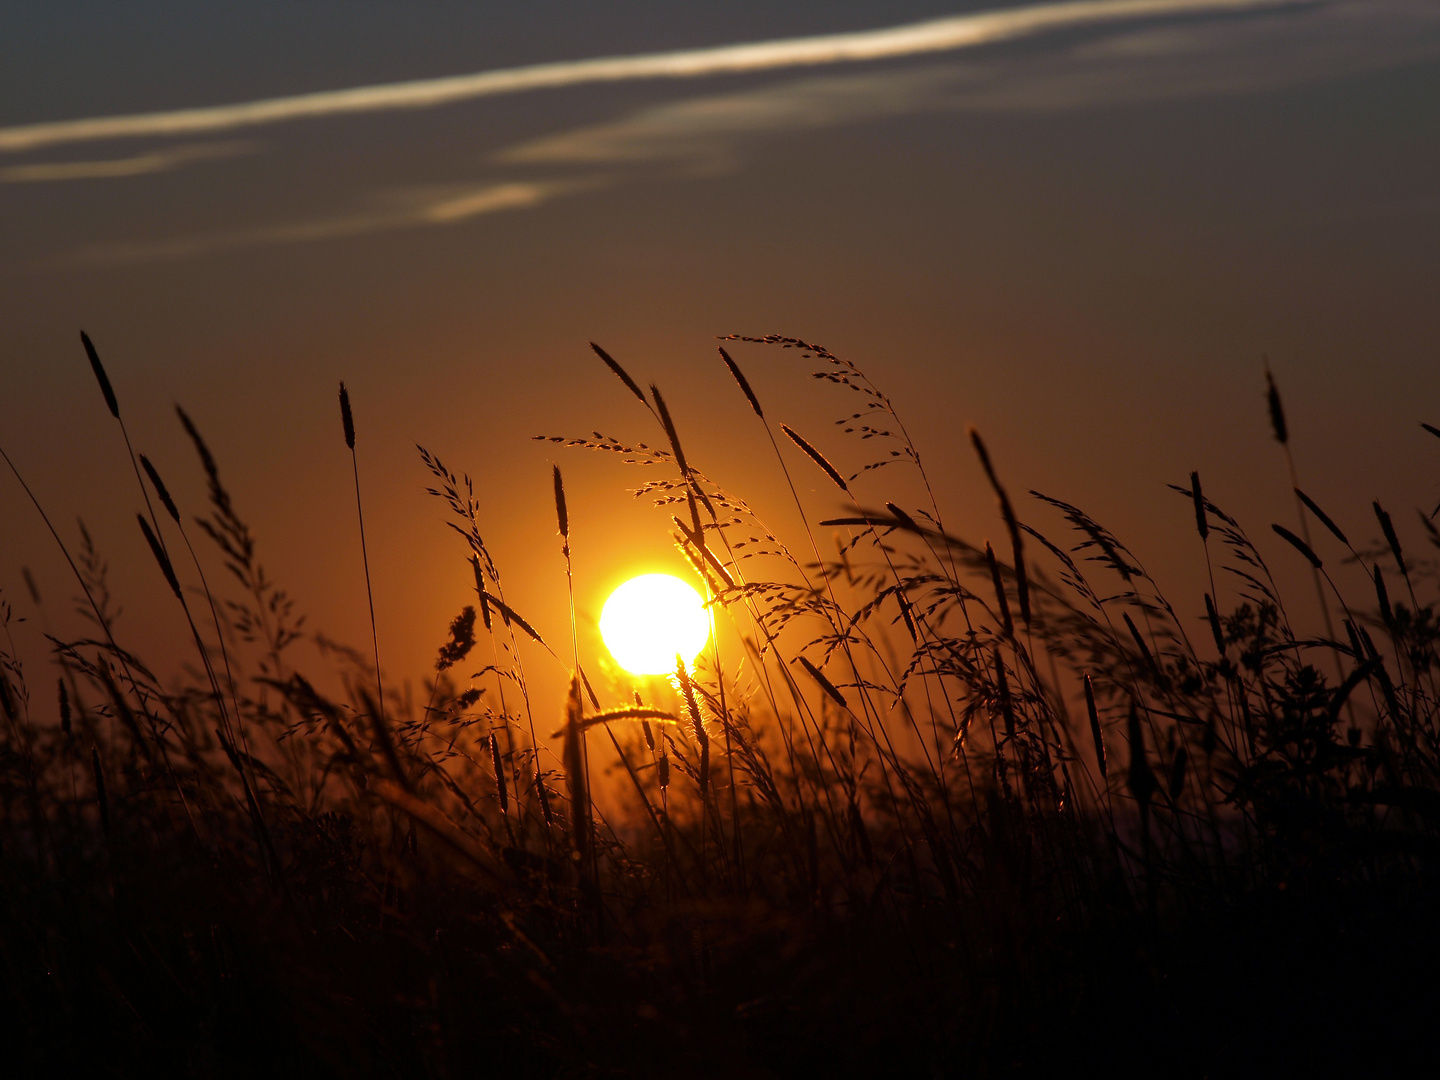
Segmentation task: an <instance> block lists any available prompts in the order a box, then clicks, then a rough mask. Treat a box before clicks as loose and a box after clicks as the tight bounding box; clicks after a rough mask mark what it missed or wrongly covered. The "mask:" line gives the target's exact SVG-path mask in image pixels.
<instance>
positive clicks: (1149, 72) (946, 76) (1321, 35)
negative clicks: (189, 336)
mask: <svg viewBox="0 0 1440 1080" xmlns="http://www.w3.org/2000/svg"><path fill="white" fill-rule="evenodd" d="M1026 10H1028V9H1026ZM1436 56H1440V4H1436V3H1434V2H1433V0H1340V2H1332V3H1326V4H1318V5H1310V6H1307V7H1305V8H1298V9H1286V10H1284V11H1280V10H1254V11H1249V12H1247V15H1246V17H1245V18H1243V19H1225V20H1218V21H1217V20H1187V21H1184V22H1181V23H1178V24H1165V25H1158V26H1157V25H1154V24H1148V25H1144V26H1138V27H1137V26H1133V25H1128V26H1110V27H1107V28H1105V30H1104V31H1102V32H1101V33H1099V34H1096V33H1088V34H1085V35H1079V36H1069V37H1065V38H1060V39H1057V40H1055V41H1053V42H1048V43H1046V44H1045V45H1044V46H1043V47H1035V46H1032V47H1027V48H1026V49H1023V50H1008V51H1006V52H1003V53H999V54H994V55H990V56H987V57H984V58H981V57H976V58H973V59H967V60H965V61H955V60H952V61H949V62H946V63H931V64H928V65H924V66H915V65H909V66H904V67H900V68H894V67H891V68H888V69H882V70H875V71H867V72H855V73H850V74H826V75H810V76H806V77H802V78H792V79H789V80H785V81H780V82H775V83H771V84H769V85H765V86H759V87H751V88H747V89H744V90H734V91H730V92H727V93H719V94H707V95H703V96H697V97H690V98H683V99H680V100H676V101H668V102H663V103H660V104H657V105H652V106H648V107H646V108H643V109H640V110H638V111H636V112H633V113H631V114H629V115H628V116H623V117H620V118H619V119H615V120H610V121H606V122H603V123H599V124H592V125H587V126H585V127H580V128H576V129H573V130H570V131H562V132H560V133H557V134H551V135H546V136H543V137H540V138H537V139H532V140H529V141H524V142H521V143H518V144H516V145H513V146H511V147H509V148H508V149H504V150H501V151H500V152H498V153H496V154H494V155H492V157H491V158H490V159H489V161H488V162H487V163H486V165H485V167H484V172H483V173H482V174H481V175H480V176H477V177H476V178H475V181H474V183H473V184H472V185H471V186H467V187H453V186H452V187H441V188H436V187H426V188H420V187H411V188H406V189H403V190H400V191H397V192H390V193H388V194H387V193H381V194H380V195H378V196H372V197H371V198H370V199H369V201H370V202H371V204H372V206H371V207H370V208H368V209H365V210H359V211H355V212H352V213H349V214H340V215H334V216H329V217H323V218H318V219H315V220H311V221H299V222H287V223H282V224H278V225H263V226H258V227H252V228H247V229H232V230H225V231H217V232H211V233H204V234H199V235H193V236H189V237H180V238H173V239H168V240H158V241H153V242H151V241H146V242H140V243H132V244H126V245H108V246H92V247H89V248H86V249H84V250H83V251H81V252H79V253H78V254H77V255H76V256H75V257H74V258H73V259H72V260H71V262H72V263H73V262H74V261H76V260H78V261H80V262H84V263H92V264H93V263H113V262H139V261H152V260H175V259H187V258H194V257H197V256H201V255H207V254H212V253H220V252H226V251H235V250H242V249H246V248H254V247H259V246H266V245H275V244H294V243H302V242H307V241H318V240H326V239H333V238H339V237H348V236H358V235H363V234H370V233H377V232H382V231H388V230H393V229H406V228H419V227H424V226H431V227H434V226H442V225H454V224H459V223H462V222H465V221H469V220H472V219H474V218H477V217H481V216H484V215H487V214H491V213H496V212H501V211H506V210H520V209H529V208H535V207H539V206H541V205H544V204H547V203H549V202H551V201H553V200H555V199H557V198H561V197H565V196H570V195H576V194H579V193H581V192H584V191H591V190H596V189H598V188H601V187H610V186H614V185H618V184H635V183H646V182H654V181H657V180H663V179H667V178H671V177H675V176H696V175H706V174H711V175H713V174H715V173H722V172H725V171H729V170H733V169H736V168H738V167H739V166H740V165H741V164H742V162H743V160H744V157H745V155H746V153H747V151H748V150H749V148H750V147H751V145H752V144H753V143H754V142H756V141H757V140H763V139H766V138H770V139H774V138H778V137H781V136H784V135H786V134H789V133H794V132H799V131H805V130H817V129H822V128H829V127H836V126H840V125H844V124H852V123H863V122H876V121H881V120H884V119H886V118H890V117H896V116H901V115H914V114H919V113H924V112H932V113H940V112H951V113H954V112H991V113H994V112H1010V113H1017V114H1018V113H1037V112H1040V113H1043V112H1056V111H1062V110H1076V109H1093V108H1100V107H1113V106H1123V105H1131V104H1135V103H1148V102H1154V101H1161V100H1166V99H1175V98H1179V97H1195V96H1206V95H1217V94H1236V93H1248V92H1254V91H1258V90H1264V89H1270V88H1275V87H1280V86H1289V85H1295V84H1298V83H1302V82H1306V81H1315V80H1322V79H1327V78H1336V77H1342V76H1345V75H1349V74H1354V73H1357V72H1362V71H1366V70H1373V69H1377V68H1383V67H1387V66H1393V65H1395V64H1400V63H1406V62H1411V61H1415V60H1420V59H1426V58H1432V57H1436ZM520 170H523V171H524V172H526V173H528V174H530V175H529V176H526V177H516V176H514V175H513V174H514V173H515V172H516V171H520ZM537 172H539V173H541V175H542V176H543V175H545V174H549V175H548V177H546V178H544V179H539V178H537V177H536V175H535V174H536V173H537Z"/></svg>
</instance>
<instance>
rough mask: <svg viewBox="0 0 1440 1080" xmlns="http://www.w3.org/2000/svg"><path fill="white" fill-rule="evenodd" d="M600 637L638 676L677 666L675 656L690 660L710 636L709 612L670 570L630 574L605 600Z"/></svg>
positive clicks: (699, 599) (620, 661)
mask: <svg viewBox="0 0 1440 1080" xmlns="http://www.w3.org/2000/svg"><path fill="white" fill-rule="evenodd" d="M600 635H601V636H602V637H603V638H604V639H605V646H606V648H608V649H609V650H610V653H611V655H613V656H614V657H615V659H616V660H617V661H619V663H620V666H621V667H623V668H625V669H626V670H627V671H629V672H631V673H633V674H635V675H664V674H666V673H668V672H672V671H674V670H675V657H676V654H679V655H680V656H682V657H684V659H685V663H686V664H687V665H688V664H690V663H692V662H693V661H694V659H695V657H696V656H698V655H699V654H700V650H701V649H703V648H704V647H705V642H706V641H708V640H709V638H710V615H709V613H708V612H707V611H706V610H705V602H704V601H703V600H702V599H701V598H700V594H699V593H697V592H696V591H695V590H694V589H693V588H691V587H690V586H689V585H687V584H686V583H685V582H683V581H681V580H680V579H679V578H677V577H672V576H671V575H670V574H642V575H641V576H640V577H636V578H631V579H630V580H629V581H627V582H625V584H624V585H621V586H620V587H619V588H618V589H616V590H615V591H614V592H613V593H611V594H610V599H608V600H606V601H605V607H604V609H603V610H602V611H601V612H600Z"/></svg>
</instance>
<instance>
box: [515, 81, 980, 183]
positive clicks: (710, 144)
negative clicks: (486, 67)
mask: <svg viewBox="0 0 1440 1080" xmlns="http://www.w3.org/2000/svg"><path fill="white" fill-rule="evenodd" d="M959 77H960V71H959V70H958V69H957V68H955V67H954V66H945V67H926V68H921V69H918V70H914V69H912V70H907V71H889V72H875V73H871V74H865V75H835V76H828V77H810V78H805V79H796V80H791V81H789V82H784V83H779V84H774V85H770V86H765V87H760V88H757V89H753V90H744V91H740V92H738V93H728V94H711V95H706V96H704V97H696V98H686V99H684V100H681V101H670V102H665V103H663V104H660V105H655V106H651V107H649V108H645V109H642V110H640V111H639V112H636V113H633V114H632V115H630V116H627V117H624V118H622V119H620V120H616V121H611V122H607V123H603V124H594V125H591V126H588V127H583V128H577V129H575V130H573V131H567V132H561V133H559V134H556V135H550V136H546V137H544V138H541V139H536V140H533V141H531V142H526V143H522V144H520V145H518V146H514V147H511V148H510V149H508V150H503V151H501V152H500V153H499V154H497V155H496V157H495V160H496V161H497V162H499V163H502V164H519V165H546V164H548V165H599V164H627V163H628V164H641V163H684V164H686V165H687V166H689V167H692V168H698V169H700V170H701V171H708V170H712V169H715V168H723V167H728V166H729V165H731V164H733V163H734V154H733V147H734V145H735V143H736V141H737V140H738V139H740V138H741V137H744V136H756V135H764V134H774V133H780V132H788V131H799V130H805V129H814V128H825V127H834V126H837V125H841V124H848V123H856V122H860V121H864V120H875V119H880V118H882V117H887V116H898V115H903V114H906V113H913V112H919V111H922V110H924V109H928V108H934V107H936V106H937V104H938V103H939V102H941V101H942V100H943V98H944V95H945V93H946V91H948V90H949V89H951V88H952V87H953V86H954V85H955V83H956V81H957V79H958V78H959Z"/></svg>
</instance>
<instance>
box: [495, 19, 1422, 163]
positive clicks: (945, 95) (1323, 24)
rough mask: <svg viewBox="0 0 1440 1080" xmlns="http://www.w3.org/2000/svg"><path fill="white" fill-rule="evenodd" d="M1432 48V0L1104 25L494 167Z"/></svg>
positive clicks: (724, 158)
mask: <svg viewBox="0 0 1440 1080" xmlns="http://www.w3.org/2000/svg"><path fill="white" fill-rule="evenodd" d="M1437 56H1440V4H1435V3H1433V2H1430V0H1425V2H1418V3H1417V2H1407V0H1398V2H1396V0H1389V2H1387V0H1349V2H1344V3H1332V4H1328V5H1325V6H1318V7H1312V8H1309V9H1306V10H1305V11H1289V12H1284V13H1273V12H1255V13H1251V14H1250V15H1249V17H1247V18H1245V19H1232V20H1225V21H1221V22H1190V23H1187V24H1183V25H1171V26H1160V27H1156V26H1149V27H1144V28H1140V29H1124V30H1116V31H1113V32H1111V33H1108V34H1105V35H1102V36H1099V37H1095V36H1087V37H1085V38H1083V39H1081V40H1078V41H1072V42H1068V43H1061V44H1060V45H1059V46H1058V47H1052V48H1044V49H1029V50H1026V51H1025V52H1024V53H1021V54H1013V53H1011V54H1005V55H1000V56H994V57H991V58H988V59H985V60H973V61H966V62H953V61H952V62H950V63H946V64H932V65H928V66H925V67H920V68H916V67H910V68H905V69H900V70H895V69H891V70H887V71H878V72H870V73H866V74H857V75H831V76H811V77H807V78H802V79H794V80H790V81H787V82H781V83H774V84H771V85H768V86H762V87H757V88H754V89H747V90H742V91H734V92H730V93H724V94H713V95H706V96H703V97H695V98H687V99H683V100H680V101H670V102H664V103H662V104H659V105H653V106H649V107H647V108H644V109H641V110H639V111H637V112H635V113H632V114H631V115H629V116H627V117H623V118H621V119H619V120H614V121H607V122H604V123H600V124H593V125H589V126H586V127H582V128H577V129H575V130H572V131H566V132H560V133H558V134H554V135H547V136H544V137H542V138H539V139H535V140H532V141H529V142H525V143H521V144H519V145H517V146H513V147H511V148H509V149H507V150H503V151H501V152H500V153H499V154H497V155H496V156H495V158H494V160H495V161H496V162H497V163H500V164H512V165H526V166H537V165H550V166H567V165H568V166H582V167H591V166H596V165H622V166H630V167H632V168H634V169H641V168H643V167H645V166H647V165H648V166H656V165H674V166H678V167H679V171H680V172H682V173H685V174H693V173H705V172H714V171H721V170H724V169H729V168H733V167H735V166H736V165H737V164H738V163H739V160H740V148H741V144H742V143H743V142H744V141H745V140H747V139H751V138H754V137H763V136H765V135H767V134H771V135H773V134H781V133H785V132H793V131H800V130H806V129H816V128H825V127H834V126H839V125H842V124H848V123H861V122H865V121H874V120H879V119H883V118H886V117H891V116H899V115H905V114H914V113H921V112H1016V113H1020V112H1032V113H1033V112H1055V111H1064V110H1076V109H1093V108H1100V107H1105V106H1115V105H1125V104H1133V103H1142V102H1154V101H1162V100H1172V99H1175V98H1184V97H1205V96H1216V95H1224V94H1240V93H1250V92H1255V91H1261V90H1267V89H1274V88H1277V87H1283V86H1292V85H1297V84H1301V83H1305V82H1313V81H1319V80H1325V79H1334V78H1341V77H1344V76H1347V75H1352V74H1356V73H1359V72H1363V71H1368V70H1374V69H1377V68H1385V67H1392V66H1396V65H1399V64H1403V63H1409V62H1415V61H1419V60H1425V59H1431V58H1434V57H1437Z"/></svg>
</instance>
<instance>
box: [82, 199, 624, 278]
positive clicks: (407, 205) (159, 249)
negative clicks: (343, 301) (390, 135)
mask: <svg viewBox="0 0 1440 1080" xmlns="http://www.w3.org/2000/svg"><path fill="white" fill-rule="evenodd" d="M602 182H603V181H599V180H595V179H590V180H571V181H563V182H562V181H550V182H544V183H535V182H529V181H509V182H505V183H494V184H485V185H479V186H475V187H468V188H463V187H462V188H442V189H434V188H426V189H407V190H403V191H399V192H393V193H391V194H390V195H389V197H388V200H387V201H388V202H389V203H390V204H392V205H389V206H384V205H382V206H380V207H377V208H375V209H372V210H368V211H359V212H354V213H350V214H342V215H337V216H333V217H327V218H317V219H314V220H311V221H297V222H287V223H284V224H280V225H267V226H259V227H256V228H249V229H232V230H226V231H220V232H212V233H197V234H193V235H190V236H181V237H174V238H171V239H168V240H153V241H141V242H138V243H128V244H96V245H92V246H90V247H86V248H82V249H81V250H80V251H78V252H76V253H75V254H74V255H72V256H71V257H69V258H68V259H66V260H65V264H66V265H73V264H75V263H83V264H90V265H101V264H116V263H139V262H174V261H183V260H185V259H192V258H195V257H197V256H201V255H212V254H218V253H222V252H229V251H243V250H245V249H247V248H257V247H271V246H274V245H277V244H295V243H303V242H306V241H314V240H334V239H339V238H342V237H349V236H363V235H365V234H367V233H376V232H386V231H389V230H392V229H402V228H415V227H419V226H425V225H453V224H456V223H458V222H461V221H468V220H470V219H472V218H476V217H481V216H483V215H485V214H495V213H500V212H502V211H505V210H521V209H526V208H529V207H534V206H539V205H540V204H541V203H543V202H546V201H547V200H549V199H553V198H555V197H556V196H558V195H562V194H567V193H571V192H574V191H578V190H580V189H582V188H586V187H594V186H596V185H597V184H598V183H602Z"/></svg>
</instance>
